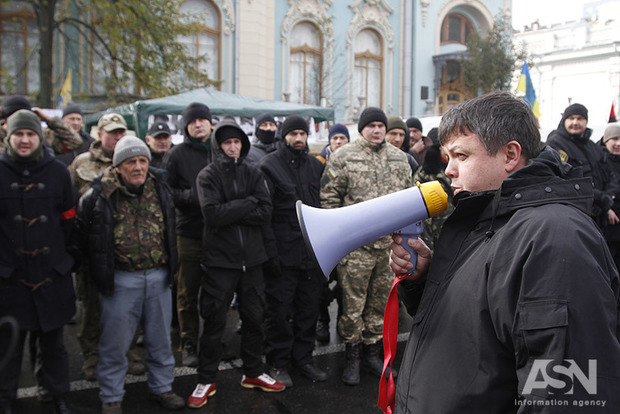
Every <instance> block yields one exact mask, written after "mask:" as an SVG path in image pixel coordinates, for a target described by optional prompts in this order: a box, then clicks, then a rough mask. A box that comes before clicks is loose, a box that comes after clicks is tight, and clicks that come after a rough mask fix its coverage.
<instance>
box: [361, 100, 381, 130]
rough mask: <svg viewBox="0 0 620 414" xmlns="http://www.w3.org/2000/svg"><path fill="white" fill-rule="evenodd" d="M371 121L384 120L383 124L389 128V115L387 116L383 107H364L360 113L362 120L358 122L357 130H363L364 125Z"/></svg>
mask: <svg viewBox="0 0 620 414" xmlns="http://www.w3.org/2000/svg"><path fill="white" fill-rule="evenodd" d="M371 122H383V125H385V128H386V129H387V116H385V112H383V110H382V109H381V108H376V107H374V106H369V107H368V108H366V109H364V110H363V111H362V114H361V115H360V120H359V122H358V123H357V130H358V131H359V132H362V129H364V127H365V126H366V125H368V124H370V123H371Z"/></svg>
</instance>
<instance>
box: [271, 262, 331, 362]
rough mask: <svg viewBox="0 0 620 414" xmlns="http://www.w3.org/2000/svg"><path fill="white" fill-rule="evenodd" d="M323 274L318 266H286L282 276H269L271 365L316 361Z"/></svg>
mask: <svg viewBox="0 0 620 414" xmlns="http://www.w3.org/2000/svg"><path fill="white" fill-rule="evenodd" d="M321 277H323V276H322V275H321V274H320V273H319V272H318V271H316V270H301V269H294V268H287V267H283V268H282V274H281V276H279V277H270V278H268V279H267V281H266V289H265V294H266V298H267V332H266V333H267V347H268V351H267V362H268V363H269V364H270V365H271V366H273V367H275V368H283V367H285V366H287V365H288V364H289V363H290V362H292V363H293V364H295V365H297V366H303V365H306V364H311V363H312V362H313V359H312V351H314V341H315V337H316V321H317V317H318V314H319V303H320V300H321V290H322V287H323V285H322V280H321ZM291 317H292V323H291V321H290V318H291Z"/></svg>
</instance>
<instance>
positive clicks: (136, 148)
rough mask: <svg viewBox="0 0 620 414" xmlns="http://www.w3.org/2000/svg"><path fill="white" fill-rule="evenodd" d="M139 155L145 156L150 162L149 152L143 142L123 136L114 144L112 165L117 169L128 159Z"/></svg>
mask: <svg viewBox="0 0 620 414" xmlns="http://www.w3.org/2000/svg"><path fill="white" fill-rule="evenodd" d="M140 155H143V156H145V157H146V158H148V159H149V161H151V151H150V150H149V147H147V146H146V144H145V143H144V141H142V140H141V139H140V138H138V137H134V136H131V135H125V136H124V137H123V138H121V139H120V140H119V141H118V142H117V143H116V148H114V155H113V156H112V165H113V166H115V167H117V166H119V165H121V164H122V163H123V162H124V161H126V160H128V159H129V158H132V157H137V156H140Z"/></svg>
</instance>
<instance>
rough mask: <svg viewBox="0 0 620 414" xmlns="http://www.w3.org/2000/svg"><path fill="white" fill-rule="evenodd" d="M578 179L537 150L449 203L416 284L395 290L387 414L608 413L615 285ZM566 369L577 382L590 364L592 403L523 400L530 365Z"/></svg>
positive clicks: (587, 193)
mask: <svg viewBox="0 0 620 414" xmlns="http://www.w3.org/2000/svg"><path fill="white" fill-rule="evenodd" d="M578 173H579V171H578V170H575V169H573V168H572V167H570V166H569V165H568V164H562V163H561V162H560V160H559V155H558V154H557V153H556V152H555V151H553V150H551V149H547V150H544V151H543V152H542V153H541V155H540V156H539V157H537V158H536V159H534V160H532V161H530V163H529V164H528V165H527V166H525V167H524V168H522V169H520V170H518V171H516V172H515V173H513V174H512V175H511V176H510V177H508V178H507V179H506V180H505V181H504V182H503V184H502V186H501V188H500V189H499V190H497V191H487V192H483V193H477V194H472V193H466V192H462V193H459V194H457V196H455V200H456V209H455V211H454V213H453V214H452V215H451V216H450V217H449V218H448V220H447V221H446V222H445V224H444V226H443V229H442V232H441V235H440V237H439V240H438V244H437V246H436V248H435V254H434V257H433V260H432V263H431V266H430V269H429V272H428V274H427V278H426V280H425V282H418V283H416V282H408V283H407V282H403V283H401V286H402V288H400V289H399V293H400V297H401V299H402V300H403V302H404V303H405V304H406V306H407V308H408V310H409V312H410V313H411V314H412V315H413V327H412V331H411V334H410V336H409V340H408V343H407V347H406V349H405V353H404V357H403V360H402V364H401V369H400V373H399V376H398V384H397V394H396V410H395V412H396V413H399V414H405V413H442V414H449V413H484V414H487V413H517V412H518V413H542V412H544V413H569V412H571V413H572V412H575V413H576V412H581V411H579V410H578V409H575V408H567V407H566V406H561V405H557V404H556V405H555V406H550V405H546V406H545V405H542V406H532V404H531V403H532V401H533V400H540V399H542V400H545V399H547V400H554V399H555V400H562V401H565V400H567V401H568V405H569V406H570V407H574V406H573V401H577V400H582V401H583V400H605V401H606V406H605V407H606V408H605V409H604V410H601V411H600V412H609V413H611V412H616V411H617V409H618V406H620V393H618V384H620V382H619V381H620V341H619V337H618V328H619V327H620V325H619V316H618V303H619V294H620V280H619V279H618V273H617V271H616V269H615V265H614V262H613V260H612V258H611V256H610V253H609V250H608V249H607V247H606V245H605V242H604V240H603V237H602V235H601V234H600V232H599V231H598V229H597V228H596V226H595V224H594V222H593V221H592V219H591V218H590V217H589V216H588V215H587V212H588V211H589V209H590V205H591V203H592V186H591V185H589V179H583V178H577V175H580V174H578ZM404 283H407V284H406V285H404ZM399 287H400V286H399ZM567 359H568V360H574V361H575V363H576V364H577V365H578V366H579V368H580V369H581V370H582V371H583V372H585V374H586V375H588V373H590V375H591V374H592V371H591V370H590V369H589V361H588V360H589V359H595V360H596V361H597V362H596V363H597V379H598V387H597V394H596V395H588V394H586V392H585V390H584V388H583V387H581V386H580V384H575V388H574V394H570V393H568V392H567V391H569V390H568V388H564V389H562V390H558V389H557V388H554V387H553V386H549V387H548V388H547V389H544V388H534V389H533V390H532V392H531V393H530V392H527V393H526V392H524V387H525V385H526V384H527V383H528V378H529V375H530V374H531V373H534V374H536V373H537V372H538V371H537V370H536V366H539V365H536V364H539V363H540V362H543V363H545V361H546V360H553V365H554V366H555V365H557V364H558V363H563V362H564V363H565V360H567ZM551 370H552V368H551V367H549V370H548V371H549V372H552V371H551ZM562 379H566V377H563V378H562ZM538 381H541V379H540V377H538ZM576 381H577V380H576V379H575V382H576ZM530 385H531V382H530ZM556 386H557V385H556ZM551 393H555V395H553V394H551ZM522 399H525V400H526V401H529V402H530V404H529V405H528V404H524V405H519V404H518V402H519V401H521V400H522ZM552 402H553V401H552ZM597 412H599V411H597Z"/></svg>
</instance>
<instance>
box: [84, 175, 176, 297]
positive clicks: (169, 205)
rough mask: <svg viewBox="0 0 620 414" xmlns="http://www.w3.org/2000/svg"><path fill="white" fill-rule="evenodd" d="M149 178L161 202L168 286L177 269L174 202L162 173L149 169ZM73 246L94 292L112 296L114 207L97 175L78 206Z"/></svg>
mask: <svg viewBox="0 0 620 414" xmlns="http://www.w3.org/2000/svg"><path fill="white" fill-rule="evenodd" d="M149 175H150V176H149V178H148V179H154V180H155V188H156V190H157V193H158V194H159V198H160V201H161V209H162V212H163V214H164V222H165V224H166V231H165V240H164V243H165V244H166V246H165V247H166V253H167V255H168V263H167V265H168V270H169V274H168V277H169V279H170V283H172V280H173V276H174V274H175V273H176V271H177V269H178V255H177V239H176V233H175V215H174V203H173V200H172V191H171V190H170V187H169V186H168V184H167V182H166V172H165V171H163V170H160V169H157V168H149ZM76 233H77V234H76V238H75V244H76V249H78V250H80V251H81V252H82V254H83V255H84V256H85V257H86V262H87V265H88V269H89V275H90V277H91V278H92V279H93V281H94V282H95V285H96V286H97V289H98V290H99V292H101V293H102V294H104V295H112V294H113V293H114V272H115V270H116V266H115V259H114V207H113V205H112V203H111V202H110V200H109V199H108V198H107V197H106V194H105V192H104V190H103V186H102V184H101V176H99V177H97V178H96V179H95V180H94V181H93V183H92V184H91V189H90V190H88V191H87V192H86V193H85V194H84V195H83V196H82V198H80V203H79V206H78V223H77V229H76Z"/></svg>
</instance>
